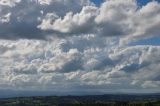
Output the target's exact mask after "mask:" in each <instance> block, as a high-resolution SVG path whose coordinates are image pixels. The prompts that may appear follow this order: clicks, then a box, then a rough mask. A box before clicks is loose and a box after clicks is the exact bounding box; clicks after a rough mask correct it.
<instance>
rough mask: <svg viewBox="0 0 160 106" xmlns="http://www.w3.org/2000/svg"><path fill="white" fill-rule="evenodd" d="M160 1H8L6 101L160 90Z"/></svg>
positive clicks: (0, 87) (3, 6) (3, 53)
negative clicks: (21, 97) (21, 98)
mask: <svg viewBox="0 0 160 106" xmlns="http://www.w3.org/2000/svg"><path fill="white" fill-rule="evenodd" d="M159 19H160V2H159V0H137V1H136V0H0V67H1V68H0V98H3V97H11V96H12V97H14V96H30V95H72V94H73V95H85V94H106V93H115V92H117V93H155V92H160V30H159V29H160V20H159Z"/></svg>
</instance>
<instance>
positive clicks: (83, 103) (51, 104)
mask: <svg viewBox="0 0 160 106" xmlns="http://www.w3.org/2000/svg"><path fill="white" fill-rule="evenodd" d="M0 106H160V94H108V95H88V96H37V97H17V98H6V99H0Z"/></svg>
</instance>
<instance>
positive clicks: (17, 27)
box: [0, 0, 160, 43]
mask: <svg viewBox="0 0 160 106" xmlns="http://www.w3.org/2000/svg"><path fill="white" fill-rule="evenodd" d="M137 2H138V1H136V0H127V1H125V2H124V1H123V0H118V1H117V0H106V1H104V2H103V3H102V4H101V6H100V7H96V5H94V4H93V3H92V2H90V1H89V0H76V1H71V0H54V1H51V0H23V1H20V0H12V1H5V0H2V1H1V2H0V3H1V4H0V5H1V7H0V8H1V11H0V15H1V17H0V28H1V30H0V38H1V39H21V38H29V39H50V38H54V37H55V36H56V37H68V36H74V35H76V36H83V35H86V34H95V35H98V36H107V37H108V36H112V37H113V36H116V37H119V36H120V38H121V43H125V42H130V41H133V40H137V39H142V38H146V37H151V36H158V35H159V30H158V29H159V27H160V25H159V23H160V22H159V17H160V16H159V12H160V4H159V2H157V1H151V2H149V3H148V4H146V5H144V6H142V7H139V5H138V3H137ZM24 4H25V5H24ZM71 5H72V6H71ZM73 5H74V6H73ZM28 7H29V8H28ZM19 10H20V11H19Z"/></svg>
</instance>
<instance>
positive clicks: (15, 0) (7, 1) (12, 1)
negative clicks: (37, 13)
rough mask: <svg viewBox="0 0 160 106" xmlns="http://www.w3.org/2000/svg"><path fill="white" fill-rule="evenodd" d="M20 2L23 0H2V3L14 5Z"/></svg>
mask: <svg viewBox="0 0 160 106" xmlns="http://www.w3.org/2000/svg"><path fill="white" fill-rule="evenodd" d="M19 2H21V0H0V5H2V6H10V7H13V6H15V5H16V4H17V3H19Z"/></svg>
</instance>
